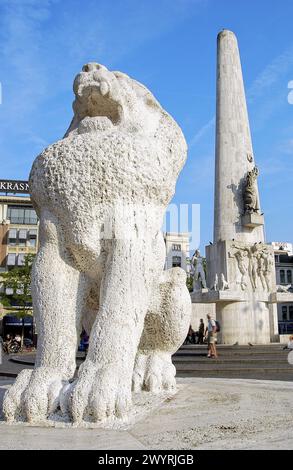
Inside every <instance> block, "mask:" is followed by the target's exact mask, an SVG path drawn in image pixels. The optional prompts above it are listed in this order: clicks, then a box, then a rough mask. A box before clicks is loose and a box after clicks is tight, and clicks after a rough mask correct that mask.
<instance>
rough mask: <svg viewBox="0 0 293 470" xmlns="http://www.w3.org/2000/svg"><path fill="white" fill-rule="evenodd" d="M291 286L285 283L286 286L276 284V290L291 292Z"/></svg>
mask: <svg viewBox="0 0 293 470" xmlns="http://www.w3.org/2000/svg"><path fill="white" fill-rule="evenodd" d="M292 291H293V288H292V285H291V284H287V285H286V286H283V285H278V286H277V292H292Z"/></svg>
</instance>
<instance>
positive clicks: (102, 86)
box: [65, 62, 179, 137]
mask: <svg viewBox="0 0 293 470" xmlns="http://www.w3.org/2000/svg"><path fill="white" fill-rule="evenodd" d="M73 91H74V94H75V100H74V102H73V111H74V117H73V119H72V122H71V124H70V127H69V129H68V131H67V132H66V134H65V137H67V136H68V135H69V134H71V133H72V132H78V133H85V132H88V131H92V130H95V129H96V130H99V131H101V130H104V129H105V128H107V129H108V128H110V127H112V126H116V127H117V128H119V130H120V131H123V130H125V131H126V132H134V133H135V132H141V131H143V133H144V134H154V133H155V131H156V129H157V127H158V125H159V122H160V120H161V119H162V116H165V120H166V121H169V125H171V127H174V126H175V127H176V128H178V126H177V124H176V123H175V121H174V120H173V119H172V118H171V116H169V114H168V113H166V111H165V110H164V109H163V108H162V107H161V106H160V104H159V102H158V101H157V100H156V99H155V97H154V96H153V95H152V93H151V92H150V91H149V90H148V89H147V88H146V87H145V86H143V85H142V84H140V83H139V82H137V81H136V80H133V79H132V78H130V77H128V75H126V74H124V73H121V72H111V71H109V70H108V69H107V68H106V67H104V66H103V65H100V64H97V63H94V62H91V63H88V64H86V65H84V66H83V68H82V71H81V72H80V73H79V74H78V75H77V76H76V77H75V80H74V83H73ZM178 129H179V128H178Z"/></svg>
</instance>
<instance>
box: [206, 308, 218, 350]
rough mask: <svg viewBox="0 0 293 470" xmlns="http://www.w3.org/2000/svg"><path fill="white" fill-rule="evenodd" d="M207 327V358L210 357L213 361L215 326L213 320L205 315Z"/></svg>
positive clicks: (208, 315)
mask: <svg viewBox="0 0 293 470" xmlns="http://www.w3.org/2000/svg"><path fill="white" fill-rule="evenodd" d="M207 320H208V326H207V336H208V338H207V339H208V355H207V357H211V358H213V359H217V357H218V354H217V348H216V341H217V325H216V322H215V320H214V319H213V318H212V316H211V315H210V314H207Z"/></svg>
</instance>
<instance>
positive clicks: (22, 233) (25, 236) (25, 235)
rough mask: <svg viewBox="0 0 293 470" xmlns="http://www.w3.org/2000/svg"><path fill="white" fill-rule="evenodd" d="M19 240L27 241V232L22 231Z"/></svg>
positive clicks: (19, 233)
mask: <svg viewBox="0 0 293 470" xmlns="http://www.w3.org/2000/svg"><path fill="white" fill-rule="evenodd" d="M18 238H19V240H26V239H27V230H25V229H23V228H22V229H20V230H19V232H18Z"/></svg>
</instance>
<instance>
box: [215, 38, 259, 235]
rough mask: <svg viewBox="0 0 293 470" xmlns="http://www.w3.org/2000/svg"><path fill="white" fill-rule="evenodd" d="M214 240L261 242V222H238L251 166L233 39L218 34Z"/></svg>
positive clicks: (249, 143) (241, 88)
mask: <svg viewBox="0 0 293 470" xmlns="http://www.w3.org/2000/svg"><path fill="white" fill-rule="evenodd" d="M217 51H218V54H217V111H216V169H215V206H214V210H215V215H214V242H217V241H219V240H232V239H235V240H241V241H247V242H257V243H258V242H260V241H261V242H263V241H264V231H263V225H259V226H257V227H255V228H254V230H250V228H249V227H245V226H243V224H242V220H241V216H242V213H243V198H242V189H243V184H244V182H245V178H246V174H247V172H248V171H250V170H252V169H253V168H254V166H255V162H254V157H253V149H252V143H251V135H250V128H249V120H248V113H247V106H246V99H245V91H244V85H243V78H242V69H241V63H240V56H239V50H238V44H237V39H236V37H235V35H234V33H232V32H231V31H227V30H224V31H221V32H220V33H219V34H218V49H217Z"/></svg>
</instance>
